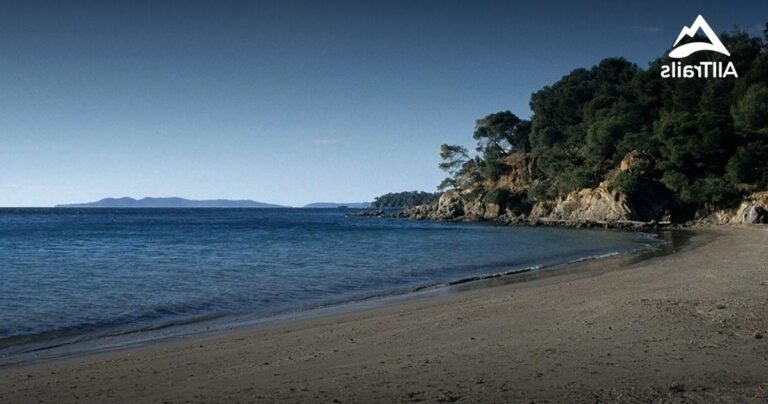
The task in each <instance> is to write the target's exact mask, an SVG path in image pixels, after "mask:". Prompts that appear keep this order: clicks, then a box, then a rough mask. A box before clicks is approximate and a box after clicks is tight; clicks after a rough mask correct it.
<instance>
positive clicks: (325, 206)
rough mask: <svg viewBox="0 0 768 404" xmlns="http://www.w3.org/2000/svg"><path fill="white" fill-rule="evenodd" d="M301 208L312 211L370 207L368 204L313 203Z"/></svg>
mask: <svg viewBox="0 0 768 404" xmlns="http://www.w3.org/2000/svg"><path fill="white" fill-rule="evenodd" d="M302 207H303V208H312V209H337V208H350V209H367V208H369V207H371V203H370V202H351V203H337V202H315V203H310V204H307V205H304V206H302Z"/></svg>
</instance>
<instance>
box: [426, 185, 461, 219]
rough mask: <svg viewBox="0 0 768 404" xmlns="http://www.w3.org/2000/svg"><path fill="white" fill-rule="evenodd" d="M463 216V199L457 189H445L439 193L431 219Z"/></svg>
mask: <svg viewBox="0 0 768 404" xmlns="http://www.w3.org/2000/svg"><path fill="white" fill-rule="evenodd" d="M462 216H464V201H463V199H462V197H461V194H460V193H459V192H458V191H447V192H443V194H442V195H440V199H438V201H437V207H436V209H435V211H434V212H433V213H432V214H431V217H430V218H431V219H437V220H455V219H458V218H460V217H462Z"/></svg>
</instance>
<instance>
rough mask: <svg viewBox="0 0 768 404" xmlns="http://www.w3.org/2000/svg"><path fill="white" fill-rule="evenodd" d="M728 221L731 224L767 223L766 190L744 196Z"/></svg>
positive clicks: (767, 196)
mask: <svg viewBox="0 0 768 404" xmlns="http://www.w3.org/2000/svg"><path fill="white" fill-rule="evenodd" d="M729 222H730V223H731V224H760V223H768V191H765V192H758V193H754V194H752V195H750V196H748V197H746V198H744V201H742V202H741V205H740V206H739V207H738V209H736V213H735V214H734V215H733V217H732V218H730V220H729Z"/></svg>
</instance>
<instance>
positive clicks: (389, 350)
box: [0, 226, 768, 403]
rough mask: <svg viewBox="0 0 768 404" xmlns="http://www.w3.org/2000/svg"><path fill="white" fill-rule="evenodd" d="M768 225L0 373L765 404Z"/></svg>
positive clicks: (285, 394) (63, 382) (39, 387)
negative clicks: (629, 256) (639, 256)
mask: <svg viewBox="0 0 768 404" xmlns="http://www.w3.org/2000/svg"><path fill="white" fill-rule="evenodd" d="M766 245H768V228H765V227H760V226H754V227H746V226H745V227H714V228H703V229H696V230H693V236H692V237H691V239H690V241H689V243H688V244H687V245H686V246H684V247H683V248H682V249H681V250H680V251H678V252H676V253H674V254H670V255H665V256H661V257H657V258H651V259H646V260H642V261H639V262H635V263H629V264H626V263H624V264H622V263H619V262H617V261H620V260H619V259H612V260H611V259H609V260H599V261H594V262H591V263H584V264H581V265H582V266H581V269H579V270H572V271H569V270H565V271H562V274H559V275H557V276H549V277H543V278H538V279H532V280H529V281H526V282H509V283H507V282H497V283H499V284H498V285H488V286H487V287H470V286H467V287H466V289H467V290H465V291H457V292H455V293H444V294H438V295H436V296H432V297H428V298H422V299H414V300H410V301H405V302H400V303H396V304H390V305H382V306H380V307H373V308H368V309H362V310H355V311H350V312H343V313H337V314H333V315H325V316H319V317H316V318H310V319H303V320H297V321H286V322H282V323H278V324H272V325H267V326H259V327H250V328H240V329H234V330H231V331H227V332H220V333H215V334H210V335H204V336H197V337H187V338H181V339H179V340H175V341H166V342H158V343H153V344H148V345H146V346H141V347H136V348H130V349H124V350H118V351H114V352H105V353H94V354H87V355H79V356H75V357H68V358H62V359H55V360H49V361H45V362H40V363H31V364H17V365H11V366H6V367H3V368H0V402H3V403H70V402H71V403H103V402H113V403H114V402H118V403H136V402H156V403H188V402H192V403H218V402H227V403H250V402H342V403H347V402H651V401H653V402H684V401H685V402H691V401H692V402H765V401H766V400H768V311H767V310H766V308H768V249H766V247H765V246H766Z"/></svg>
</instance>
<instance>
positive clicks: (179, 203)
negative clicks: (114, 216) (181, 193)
mask: <svg viewBox="0 0 768 404" xmlns="http://www.w3.org/2000/svg"><path fill="white" fill-rule="evenodd" d="M56 207H57V208H284V207H286V206H280V205H275V204H271V203H263V202H256V201H250V200H228V199H211V200H191V199H184V198H176V197H171V198H142V199H133V198H129V197H124V198H104V199H102V200H100V201H96V202H87V203H73V204H65V205H56Z"/></svg>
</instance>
